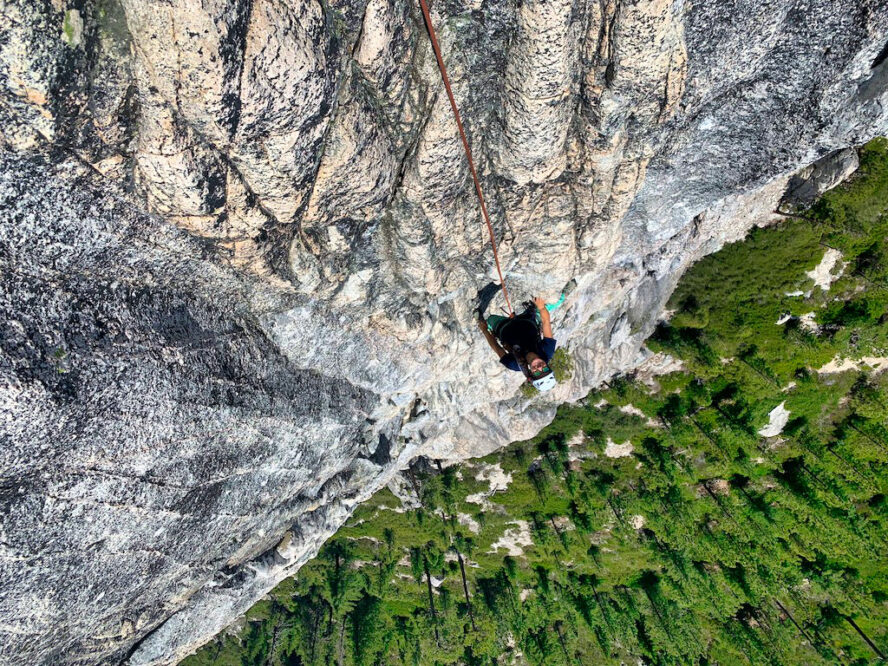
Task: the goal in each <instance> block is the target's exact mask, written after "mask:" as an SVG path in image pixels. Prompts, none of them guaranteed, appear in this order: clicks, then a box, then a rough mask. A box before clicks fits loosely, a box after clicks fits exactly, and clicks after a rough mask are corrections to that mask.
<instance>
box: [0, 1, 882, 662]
mask: <svg viewBox="0 0 888 666" xmlns="http://www.w3.org/2000/svg"><path fill="white" fill-rule="evenodd" d="M432 13H433V17H434V20H435V22H436V25H437V27H438V31H439V36H440V39H441V42H442V47H443V50H444V52H445V57H446V59H447V62H448V67H449V69H450V72H451V77H452V79H453V85H454V91H455V94H456V97H457V100H458V102H459V104H460V107H461V109H462V111H463V115H464V118H465V120H466V125H467V130H468V132H469V134H470V138H471V141H472V144H473V147H474V150H475V153H476V156H477V158H478V163H479V167H480V172H481V177H482V180H483V181H484V186H485V190H486V192H487V195H488V199H489V204H490V208H491V212H492V214H493V216H494V218H495V224H496V227H497V234H498V236H499V238H500V241H501V254H502V259H503V262H504V268H505V270H506V273H507V279H508V280H509V284H510V288H511V291H512V292H513V294H514V298H515V300H519V301H520V300H523V299H525V298H528V297H530V296H532V295H541V296H543V297H546V298H548V299H549V300H555V299H556V298H557V297H558V295H559V294H560V293H561V291H562V289H564V288H565V286H566V285H568V283H571V282H572V281H574V282H575V284H576V288H575V289H574V290H573V291H571V293H570V295H569V297H568V298H567V301H566V303H565V305H564V306H563V307H562V308H561V309H560V310H558V311H557V313H556V315H555V328H556V331H557V337H558V338H559V342H560V344H562V345H564V346H566V347H567V348H568V349H569V351H570V354H571V357H572V359H573V365H574V367H573V376H572V378H571V380H570V381H569V382H566V383H564V384H562V385H561V386H560V387H559V388H558V389H556V390H555V391H553V392H552V393H551V394H548V395H546V396H545V397H541V398H537V399H535V400H532V401H531V400H528V399H526V398H523V397H522V396H521V395H520V393H519V392H518V386H519V385H520V379H519V378H517V376H516V375H510V374H509V373H508V372H506V371H505V370H503V369H502V368H501V367H500V366H499V365H498V364H496V362H495V359H493V358H492V357H491V355H490V352H489V350H488V349H487V348H486V345H485V344H484V342H483V340H481V339H480V338H479V336H478V335H477V331H476V328H475V326H474V324H473V322H472V313H471V312H472V308H473V306H474V298H475V295H476V293H477V292H478V290H479V289H480V288H482V287H483V286H484V285H485V284H487V283H488V282H489V281H490V280H491V279H492V276H493V271H492V262H491V255H490V250H489V248H488V246H487V243H486V240H485V232H484V229H483V226H482V223H481V220H480V218H479V215H478V211H477V206H476V202H475V199H474V192H473V189H472V186H471V182H470V180H469V178H468V172H467V169H466V163H465V158H464V156H463V154H462V149H461V146H460V144H459V141H458V138H457V134H456V130H455V127H454V124H453V121H452V117H451V115H450V110H449V107H448V104H447V100H446V98H445V96H444V94H443V88H442V86H441V84H440V81H439V78H438V72H437V67H436V65H435V61H434V57H433V55H432V52H431V48H430V45H429V43H428V39H427V37H426V34H425V31H424V28H423V25H422V21H421V16H420V14H419V10H418V7H417V6H416V5H415V4H414V3H412V2H409V1H407V0H323V1H321V0H200V1H198V0H177V1H176V2H172V1H168V0H94V1H92V2H87V1H85V0H70V2H68V3H66V2H64V1H63V0H37V1H36V2H35V1H34V0H6V2H5V3H3V4H2V5H0V17H2V19H3V21H2V22H0V119H2V123H0V200H2V206H0V265H2V285H3V289H2V292H0V308H2V312H3V322H4V323H3V327H2V335H0V432H2V437H3V446H2V447H0V504H2V506H3V508H4V511H3V512H2V517H0V660H2V661H3V662H4V663H10V664H28V665H29V666H30V665H32V664H53V665H55V664H92V663H96V664H98V663H119V662H121V661H128V662H129V663H131V664H167V663H173V662H175V661H176V660H177V659H178V658H180V657H182V656H183V655H185V654H187V653H188V651H190V650H191V649H193V648H194V647H196V646H197V645H199V644H200V643H201V642H203V641H205V640H206V639H207V638H209V637H210V636H211V635H212V634H213V633H215V632H217V631H219V630H221V629H222V628H223V627H224V626H226V624H227V623H229V622H230V621H232V620H233V619H234V618H235V617H236V616H237V615H238V614H239V613H242V612H243V611H244V610H245V609H247V608H248V607H249V606H250V605H251V604H252V603H253V602H254V601H255V600H256V599H257V598H259V597H261V595H262V594H264V593H265V592H266V591H267V590H268V589H270V588H271V587H272V586H273V585H274V584H276V583H277V582H278V581H279V580H281V579H282V578H283V577H284V576H286V575H289V574H292V573H293V572H294V571H296V570H297V569H298V567H299V566H300V564H301V563H302V562H304V561H305V560H306V559H307V558H308V557H310V556H311V555H312V554H313V553H314V552H315V550H316V549H317V547H318V546H319V545H320V544H321V543H322V542H323V540H324V539H325V538H326V537H327V536H328V535H329V534H331V533H332V532H333V531H334V530H335V529H336V527H337V526H338V525H339V524H341V522H342V521H343V520H344V519H345V517H346V516H347V515H348V513H349V512H350V511H351V510H352V509H353V507H354V506H355V505H356V504H357V502H359V501H360V500H361V499H362V498H365V497H367V496H368V495H369V494H370V493H372V492H373V491H375V490H376V489H378V488H379V487H381V486H382V485H384V484H385V483H387V482H388V481H389V480H390V479H391V478H392V476H393V475H394V474H396V473H397V470H398V469H399V468H400V467H402V466H403V465H405V464H406V463H407V462H409V460H411V459H412V458H413V457H415V456H417V455H429V456H434V457H439V458H445V459H446V458H450V459H456V458H462V457H466V456H470V455H478V454H481V453H484V452H485V451H489V450H491V449H493V448H495V447H497V446H499V445H501V444H503V443H505V442H507V441H510V440H513V439H518V438H524V437H528V436H530V435H532V434H533V433H534V432H535V431H536V430H537V429H538V428H539V427H541V426H542V425H543V424H544V423H545V422H546V421H547V420H548V419H550V418H551V416H552V414H553V413H554V407H555V405H557V404H558V403H559V402H561V401H564V400H570V399H575V398H578V397H580V396H582V395H583V394H584V393H585V392H586V391H587V390H588V389H589V388H590V387H591V386H593V385H594V384H595V383H596V382H598V381H600V380H601V379H603V378H605V377H606V376H608V375H609V374H610V373H612V372H615V371H618V370H621V369H627V368H629V367H632V366H633V365H634V364H635V363H637V362H638V361H639V359H640V357H641V355H642V354H641V353H640V352H639V348H640V345H641V342H642V341H643V339H644V338H645V336H646V335H647V334H648V332H649V331H650V329H651V327H652V326H653V324H654V322H655V320H656V317H657V316H658V313H659V311H660V309H661V307H662V305H663V303H664V302H665V299H666V298H668V295H669V293H670V291H671V290H672V288H673V286H674V284H675V282H676V280H677V279H678V276H679V275H680V274H681V272H682V271H683V270H684V269H685V268H686V267H687V266H688V265H689V264H690V263H692V262H693V261H695V260H696V259H697V258H699V257H701V256H703V255H704V254H706V253H709V252H711V251H713V250H715V249H717V248H718V247H719V246H720V245H721V244H722V243H724V242H726V241H729V240H734V239H738V238H740V237H742V235H743V234H744V233H745V231H746V230H747V229H748V228H749V227H750V226H751V225H753V224H762V223H767V222H769V221H772V220H774V219H778V216H775V215H774V214H773V211H774V210H775V209H776V206H777V203H778V202H779V201H780V200H781V198H783V196H784V195H785V193H786V191H787V188H788V187H789V186H790V182H792V187H791V188H790V189H791V190H792V192H797V191H799V187H800V186H801V185H802V184H804V183H806V182H807V183H809V185H811V186H812V187H813V186H814V185H816V186H817V187H822V186H824V183H825V184H826V185H830V184H834V182H835V178H828V177H825V176H823V174H829V173H846V172H847V170H846V169H845V168H844V167H842V168H835V169H831V168H828V167H827V166H826V165H825V164H824V163H821V164H820V166H819V167H817V168H814V169H808V168H807V167H808V166H809V165H811V164H812V163H814V162H816V161H818V160H821V158H827V161H829V160H828V156H829V155H831V154H832V153H834V152H836V151H841V150H843V149H847V147H848V146H851V145H854V144H859V143H861V142H863V141H865V140H867V139H869V138H870V137H872V136H875V135H878V134H885V133H886V132H888V111H886V109H888V94H886V88H888V64H886V58H885V53H886V51H885V45H886V43H888V8H886V7H885V6H884V3H882V2H879V1H877V0H696V1H694V2H690V1H689V0H638V1H635V2H629V1H628V0H524V1H522V2H518V1H517V0H459V1H457V0H438V2H435V3H433V6H432ZM839 156H840V160H839V161H840V162H842V163H843V164H844V163H845V162H847V157H848V153H847V151H845V152H842V153H839ZM796 174H797V175H796ZM817 174H820V175H817ZM794 175H796V176H795V178H793V177H794ZM822 176H823V177H822ZM815 181H816V182H815ZM815 190H816V188H815ZM806 196H810V193H809V194H808V195H806ZM499 305H500V303H499V302H498V301H495V302H494V304H493V307H494V308H496V307H498V306H499Z"/></svg>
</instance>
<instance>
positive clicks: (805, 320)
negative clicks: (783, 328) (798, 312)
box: [799, 312, 820, 333]
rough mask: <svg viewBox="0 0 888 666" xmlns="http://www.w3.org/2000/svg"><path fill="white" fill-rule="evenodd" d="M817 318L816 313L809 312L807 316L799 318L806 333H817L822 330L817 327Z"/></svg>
mask: <svg viewBox="0 0 888 666" xmlns="http://www.w3.org/2000/svg"><path fill="white" fill-rule="evenodd" d="M816 317H817V313H816V312H808V313H807V314H803V315H802V316H801V317H799V321H800V323H801V325H802V328H804V329H805V330H806V331H811V332H812V333H817V332H818V331H819V330H820V327H819V326H818V325H817V322H816V321H814V319H815V318H816Z"/></svg>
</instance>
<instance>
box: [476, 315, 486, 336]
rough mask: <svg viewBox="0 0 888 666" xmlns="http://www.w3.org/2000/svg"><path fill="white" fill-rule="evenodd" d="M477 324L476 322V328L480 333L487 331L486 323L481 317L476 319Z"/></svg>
mask: <svg viewBox="0 0 888 666" xmlns="http://www.w3.org/2000/svg"><path fill="white" fill-rule="evenodd" d="M477 322H478V328H480V329H481V332H482V333H484V332H485V331H487V322H486V321H485V320H484V318H483V317H478V319H477Z"/></svg>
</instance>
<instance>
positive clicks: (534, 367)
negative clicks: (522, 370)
mask: <svg viewBox="0 0 888 666" xmlns="http://www.w3.org/2000/svg"><path fill="white" fill-rule="evenodd" d="M524 360H525V362H526V363H527V367H528V369H529V370H530V371H531V372H532V373H533V372H536V373H539V372H542V371H543V370H545V369H547V368H546V360H545V359H544V358H542V357H541V356H540V355H539V354H535V353H534V352H527V356H525V357H524Z"/></svg>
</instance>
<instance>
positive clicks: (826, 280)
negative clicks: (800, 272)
mask: <svg viewBox="0 0 888 666" xmlns="http://www.w3.org/2000/svg"><path fill="white" fill-rule="evenodd" d="M841 259H842V253H841V252H839V251H838V250H834V249H832V248H829V249H828V250H827V251H826V253H825V254H824V255H823V259H821V260H820V263H819V264H817V267H816V268H814V269H813V270H810V271H808V272H807V273H805V275H807V276H808V277H809V278H811V279H812V280H814V284H816V285H817V286H818V287H820V288H821V289H823V291H829V287H830V285H831V284H832V283H833V282H835V281H836V280H838V279H839V278H840V277H842V272H843V271H844V270H845V266H844V264H839V262H840V261H841ZM836 264H839V270H838V272H836V274H835V275H833V272H832V271H833V269H834V268H835V267H836Z"/></svg>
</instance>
